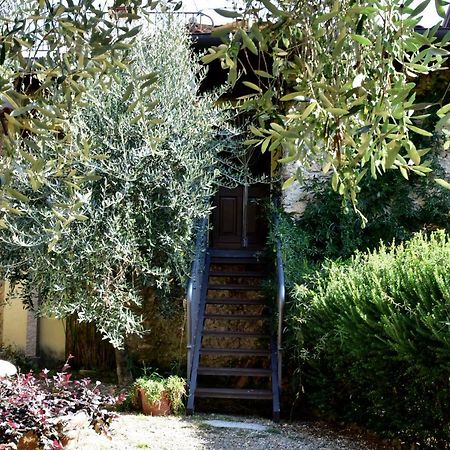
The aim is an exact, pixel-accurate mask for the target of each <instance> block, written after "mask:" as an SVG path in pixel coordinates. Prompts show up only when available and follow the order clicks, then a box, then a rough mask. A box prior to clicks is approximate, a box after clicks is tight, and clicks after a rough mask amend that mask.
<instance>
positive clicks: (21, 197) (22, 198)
mask: <svg viewBox="0 0 450 450" xmlns="http://www.w3.org/2000/svg"><path fill="white" fill-rule="evenodd" d="M5 191H6V192H7V193H8V195H10V196H11V197H13V198H15V199H16V200H19V201H20V202H24V203H28V202H29V201H30V199H29V198H28V197H27V196H26V195H24V194H22V193H21V192H19V191H17V190H16V189H13V188H10V187H8V188H6V189H5Z"/></svg>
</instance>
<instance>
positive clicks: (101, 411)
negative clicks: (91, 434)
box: [0, 370, 118, 449]
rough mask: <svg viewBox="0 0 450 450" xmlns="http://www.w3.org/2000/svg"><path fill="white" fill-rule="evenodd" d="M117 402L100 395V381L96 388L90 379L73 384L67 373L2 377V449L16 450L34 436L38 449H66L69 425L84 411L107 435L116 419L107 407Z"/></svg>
mask: <svg viewBox="0 0 450 450" xmlns="http://www.w3.org/2000/svg"><path fill="white" fill-rule="evenodd" d="M117 401H118V399H116V398H114V397H112V396H111V395H106V394H102V393H101V392H100V390H99V382H97V384H96V385H95V386H92V384H91V381H90V380H89V379H88V378H86V379H82V380H76V381H72V380H71V375H70V374H69V373H67V372H61V373H58V374H56V375H55V376H53V377H49V376H48V371H47V370H43V371H42V373H41V374H40V376H35V375H34V374H33V373H32V372H29V373H28V374H19V375H17V376H16V377H12V378H3V379H1V378H0V447H2V445H5V448H10V447H11V448H16V447H15V446H14V445H17V444H18V442H19V441H20V440H21V438H23V437H24V436H25V435H27V436H30V434H31V435H32V436H33V437H34V438H35V439H36V447H38V446H39V448H41V447H42V448H44V449H62V448H63V444H64V443H65V442H66V440H67V435H66V429H65V427H66V423H67V422H68V421H69V420H70V418H71V417H73V416H74V415H75V414H77V413H81V412H83V413H85V414H86V415H87V417H88V421H89V424H90V426H91V427H92V428H94V430H95V431H97V432H98V433H100V432H106V431H107V429H108V427H109V424H110V422H111V420H112V419H113V417H114V413H112V412H110V411H108V410H107V409H106V408H107V407H109V406H112V405H114V404H115V403H116V402H117ZM2 448H3V447H2Z"/></svg>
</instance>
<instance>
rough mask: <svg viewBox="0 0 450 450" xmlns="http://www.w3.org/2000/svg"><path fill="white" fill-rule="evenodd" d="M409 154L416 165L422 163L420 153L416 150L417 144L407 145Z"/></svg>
mask: <svg viewBox="0 0 450 450" xmlns="http://www.w3.org/2000/svg"><path fill="white" fill-rule="evenodd" d="M406 150H407V152H408V156H409V157H410V158H411V160H412V162H413V163H414V164H416V165H419V164H420V155H419V153H418V152H417V150H416V147H415V145H413V144H410V145H408V147H407V149H406Z"/></svg>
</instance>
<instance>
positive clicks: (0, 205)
mask: <svg viewBox="0 0 450 450" xmlns="http://www.w3.org/2000/svg"><path fill="white" fill-rule="evenodd" d="M128 3H130V2H127V1H120V0H116V1H115V2H114V4H113V5H112V8H111V9H105V8H102V7H100V6H99V7H97V6H96V4H97V2H93V1H91V0H78V1H72V0H65V1H58V2H56V1H52V0H45V1H44V0H24V1H20V2H15V1H11V0H0V119H1V125H2V128H3V129H2V132H1V133H0V154H1V159H0V228H8V227H9V223H8V217H10V216H11V215H23V214H25V211H24V205H26V204H27V203H28V202H29V200H30V199H29V197H28V196H27V195H26V193H24V192H23V191H19V190H17V189H15V188H14V186H13V184H14V179H15V178H16V177H17V176H18V175H19V174H26V176H27V178H28V185H29V187H30V188H31V189H32V190H33V192H37V191H39V189H40V188H41V186H43V185H46V186H48V187H50V189H51V186H52V184H53V183H54V182H55V180H57V181H59V180H63V181H64V183H65V184H66V188H67V196H66V197H65V198H64V201H62V199H58V196H54V197H53V198H47V200H46V201H47V202H50V206H51V207H52V208H53V209H54V211H55V213H54V214H53V220H54V222H55V223H54V224H53V225H54V226H52V227H51V228H49V233H48V234H49V236H48V240H52V239H54V238H58V236H59V231H58V230H60V229H63V228H64V227H65V226H67V224H68V223H70V222H72V221H73V220H79V219H80V212H79V211H80V208H81V205H82V204H83V203H84V199H85V196H84V194H85V193H83V185H84V183H86V181H88V180H89V179H91V178H92V177H93V176H94V174H93V173H92V174H84V173H83V174H81V173H79V172H78V171H77V170H74V168H73V164H74V162H76V161H77V160H79V159H80V158H82V159H83V158H84V159H85V160H87V159H89V158H90V156H89V153H90V151H89V145H88V143H85V148H84V150H83V152H81V151H80V152H66V148H65V147H64V145H60V144H61V143H64V142H65V143H69V142H70V140H71V137H70V129H69V128H70V125H69V122H70V118H71V116H72V112H73V110H74V108H75V107H76V106H77V105H79V104H82V103H83V101H84V98H83V96H84V94H85V92H86V89H87V87H88V85H91V84H96V85H97V86H99V87H100V88H101V89H104V90H105V91H107V90H108V89H109V86H110V84H111V82H112V76H113V74H114V72H115V71H116V70H117V68H122V69H125V68H126V67H127V66H128V63H129V58H128V56H127V55H128V52H129V50H130V48H132V46H133V42H134V39H135V38H136V36H137V34H138V33H139V31H140V29H141V26H140V24H139V22H137V21H136V19H138V18H139V17H140V16H139V15H138V14H137V13H138V12H139V11H140V8H139V6H140V5H141V3H143V2H141V1H134V2H133V6H126V4H128ZM153 7H154V6H153ZM148 9H150V7H149V8H148ZM141 89H143V87H142V86H141Z"/></svg>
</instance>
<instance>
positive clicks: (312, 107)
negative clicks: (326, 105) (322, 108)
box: [300, 102, 317, 120]
mask: <svg viewBox="0 0 450 450" xmlns="http://www.w3.org/2000/svg"><path fill="white" fill-rule="evenodd" d="M316 106H317V102H313V103H311V104H309V105H308V106H307V107H306V108H305V110H304V111H303V113H302V115H301V116H300V120H305V119H306V118H307V117H308V116H309V115H310V114H311V113H312V112H313V111H314V110H315V109H316Z"/></svg>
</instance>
